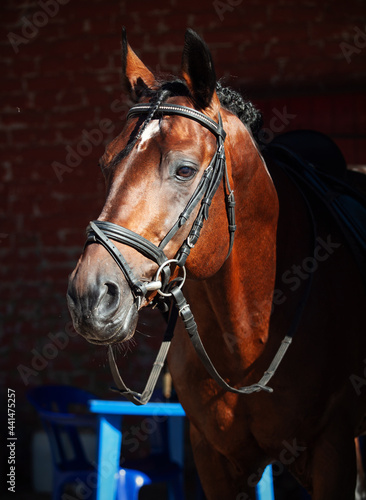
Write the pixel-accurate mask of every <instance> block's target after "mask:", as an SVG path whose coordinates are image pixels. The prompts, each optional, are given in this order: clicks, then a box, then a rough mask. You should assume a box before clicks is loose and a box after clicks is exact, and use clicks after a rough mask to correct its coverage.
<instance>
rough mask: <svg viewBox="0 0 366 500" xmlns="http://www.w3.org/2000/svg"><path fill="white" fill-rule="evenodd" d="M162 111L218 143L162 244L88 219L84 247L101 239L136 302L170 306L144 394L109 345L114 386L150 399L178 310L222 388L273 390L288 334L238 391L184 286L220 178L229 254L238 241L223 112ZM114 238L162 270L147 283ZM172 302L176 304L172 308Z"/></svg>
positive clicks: (136, 111)
mask: <svg viewBox="0 0 366 500" xmlns="http://www.w3.org/2000/svg"><path fill="white" fill-rule="evenodd" d="M150 111H151V105H150V104H136V105H135V106H133V107H132V108H131V109H130V111H129V113H128V115H127V119H128V118H130V117H135V116H138V115H141V114H148V113H149V112H150ZM162 115H179V116H183V117H186V118H189V119H191V120H195V121H197V122H198V123H200V124H201V125H202V126H204V127H206V128H207V129H208V130H210V131H211V132H212V133H213V134H214V135H215V137H216V141H217V146H216V151H215V153H214V155H213V157H212V160H211V162H210V164H209V165H208V167H207V168H206V169H205V171H204V173H203V175H202V177H201V180H200V181H199V184H198V186H197V187H196V189H195V191H194V192H193V194H192V196H191V198H190V199H189V201H188V203H187V205H186V207H185V209H184V210H183V212H182V213H181V214H180V215H179V217H178V219H177V221H176V222H175V224H174V225H173V226H172V228H171V229H170V230H169V231H168V233H167V234H166V236H165V237H164V238H163V240H162V241H161V242H160V244H159V245H158V246H156V245H154V244H153V243H151V242H150V241H149V240H147V239H146V238H144V237H143V236H141V235H139V234H137V233H135V232H134V231H131V230H129V229H127V228H124V227H122V226H119V225H118V224H114V223H112V222H108V221H99V220H95V221H92V222H90V224H89V226H88V227H87V230H86V232H87V241H86V245H87V244H92V243H99V244H101V245H103V246H104V248H105V249H106V250H107V251H108V252H109V253H110V255H111V256H112V257H113V259H114V260H115V261H116V263H117V265H118V266H119V267H120V269H121V271H122V272H123V274H124V276H125V278H126V280H127V282H128V284H129V286H130V288H131V292H132V294H133V295H134V297H135V300H137V301H141V299H142V298H143V297H145V296H146V295H147V294H148V293H149V292H152V291H157V292H158V293H157V296H156V297H157V299H156V300H157V301H158V302H159V303H160V304H159V305H160V306H162V309H163V310H165V312H167V311H168V310H170V314H169V316H168V324H167V329H166V332H165V335H164V339H163V342H162V344H161V347H160V349H159V352H158V355H157V357H156V360H155V362H154V365H153V368H152V370H151V373H150V376H149V378H148V381H147V384H146V386H145V389H144V391H143V392H142V393H138V392H135V391H132V390H131V389H129V388H128V387H127V386H126V385H125V383H124V382H123V380H122V378H121V376H120V374H119V371H118V367H117V364H116V361H115V358H114V354H113V349H112V347H111V346H109V349H108V359H109V364H110V368H111V372H112V375H113V379H114V382H115V384H116V386H117V388H114V389H113V390H116V391H118V392H120V393H121V394H122V395H123V396H125V397H126V398H127V399H129V400H130V401H132V402H133V403H135V404H137V405H144V404H146V403H147V402H148V401H149V399H150V397H151V395H152V392H153V390H154V387H155V385H156V382H157V380H158V377H159V375H160V372H161V370H162V368H163V366H164V363H165V359H166V356H167V354H168V350H169V347H170V343H171V340H172V337H173V333H174V328H175V324H176V321H177V317H178V314H179V316H180V317H181V318H182V320H183V323H184V325H185V328H186V330H187V332H188V335H189V337H190V340H191V342H192V344H193V347H194V348H195V350H196V352H197V354H198V356H199V358H200V359H201V361H202V363H203V364H204V366H205V368H206V369H207V371H208V372H209V374H210V375H211V376H212V377H213V378H214V379H215V380H216V382H217V383H218V384H219V385H220V386H221V387H222V388H224V389H225V390H226V391H230V392H234V393H237V394H250V393H252V392H257V391H260V390H265V391H268V392H272V389H271V388H269V387H267V386H266V385H267V383H268V382H269V380H270V379H271V378H272V376H273V375H274V373H275V371H276V369H277V367H278V365H279V363H280V361H281V360H282V358H283V356H284V354H285V352H286V350H287V348H288V346H289V345H290V343H291V340H292V339H291V338H290V337H289V336H286V337H285V338H284V339H283V341H282V343H281V346H280V348H279V350H278V352H277V353H276V355H275V357H274V359H273V361H272V363H271V365H270V367H269V368H268V370H267V371H266V372H265V373H264V375H263V377H262V378H261V380H260V381H259V382H258V383H256V384H253V385H250V386H247V387H241V388H238V389H237V388H235V387H232V386H230V385H229V384H228V383H227V382H226V381H225V380H224V379H223V378H222V377H221V376H220V375H219V373H218V372H217V371H216V369H215V367H214V366H213V364H212V362H211V360H210V358H209V356H208V354H207V352H206V350H205V348H204V346H203V344H202V341H201V339H200V336H199V334H198V330H197V325H196V322H195V320H194V317H193V314H192V312H191V309H190V306H189V304H188V303H187V301H186V299H185V297H184V295H183V292H182V286H183V284H184V281H185V277H186V271H185V263H186V260H187V257H188V256H189V254H190V252H191V250H192V248H194V246H195V244H196V243H197V240H198V238H199V236H200V233H201V229H202V227H203V223H204V221H205V220H207V218H208V215H209V208H210V205H211V202H212V199H213V197H214V195H215V193H216V191H217V189H218V187H219V185H220V183H221V181H222V180H223V182H224V190H225V201H226V212H227V218H228V232H229V250H228V254H227V257H228V256H229V255H230V253H231V250H232V247H233V243H234V233H235V230H236V225H235V198H234V192H233V190H232V189H231V186H230V182H229V176H228V171H227V165H226V159H225V148H224V141H225V136H226V133H225V131H224V129H223V126H222V119H221V116H220V113H219V115H218V123H216V122H215V121H214V120H212V119H211V118H209V117H208V116H206V115H204V114H203V113H201V112H200V111H197V110H195V109H193V108H189V107H186V106H180V105H177V104H168V103H165V104H160V106H159V107H158V108H157V110H156V111H155V114H154V115H153V117H157V116H162ZM199 202H201V205H200V207H199V210H198V213H197V216H196V218H195V220H194V222H193V224H192V226H191V229H190V231H189V233H188V236H187V238H186V239H185V240H184V242H183V243H182V245H181V247H180V248H179V250H178V252H177V254H176V256H175V258H174V259H168V257H167V256H166V254H165V253H164V248H165V247H166V245H167V244H168V243H169V241H170V240H171V239H172V238H173V237H174V235H175V234H176V233H177V231H178V229H180V228H181V227H182V226H183V225H184V224H185V223H186V222H187V221H188V220H189V218H190V216H191V214H192V213H193V211H194V209H195V208H196V207H197V205H198V203H199ZM111 240H114V241H118V242H119V243H123V244H124V245H128V246H130V247H132V248H134V249H135V250H137V251H138V252H140V253H141V254H142V255H144V256H145V257H147V258H148V259H150V260H152V261H153V262H155V263H156V264H157V265H158V266H159V268H158V271H157V272H156V274H155V277H154V279H153V280H152V281H148V282H146V281H142V280H141V279H139V278H138V277H136V276H135V275H134V273H133V271H132V269H131V268H130V266H129V265H128V263H127V261H126V259H125V258H124V256H123V255H122V253H121V252H120V251H119V250H118V248H117V247H116V246H115V245H114V243H113V242H112V241H111ZM170 264H176V265H177V266H178V267H179V268H181V269H182V272H183V277H178V278H175V279H173V280H171V270H170ZM154 300H155V299H154ZM174 304H175V306H176V307H173V305H174Z"/></svg>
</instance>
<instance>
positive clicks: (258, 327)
mask: <svg viewBox="0 0 366 500" xmlns="http://www.w3.org/2000/svg"><path fill="white" fill-rule="evenodd" d="M122 66H123V84H124V88H125V90H126V92H128V94H129V96H130V97H131V98H132V100H133V101H134V103H135V105H134V106H133V108H132V109H131V111H130V113H129V115H128V117H127V121H126V124H125V127H124V129H123V130H122V132H121V133H120V134H119V135H118V136H117V137H116V138H115V139H114V140H113V141H112V142H111V143H110V144H109V145H108V146H107V148H106V151H105V153H104V155H103V157H102V158H101V161H100V166H101V168H102V171H103V173H104V176H105V181H106V186H107V196H106V201H105V205H104V207H103V209H102V212H101V214H100V216H99V218H98V220H97V221H94V222H92V223H91V225H90V226H89V227H88V230H87V232H88V242H87V243H88V244H87V245H86V246H85V248H84V251H83V253H82V255H81V257H80V259H79V262H78V264H77V266H76V268H75V270H74V271H73V273H72V274H71V276H70V278H69V287H68V295H67V299H68V306H69V310H70V313H71V315H72V318H73V322H74V326H75V328H76V330H77V331H78V332H79V333H80V334H81V335H83V336H84V337H85V338H86V339H87V340H88V341H89V342H93V343H95V344H98V345H108V346H113V345H115V344H118V343H122V342H126V341H128V339H130V338H132V336H133V335H134V332H135V328H136V324H137V319H138V314H139V311H140V310H141V309H142V308H144V307H147V306H149V305H151V304H159V303H160V304H161V305H162V307H166V306H167V303H166V296H168V297H169V299H168V300H170V301H172V302H173V303H174V304H175V305H176V306H177V307H175V306H174V307H172V308H171V312H170V318H171V317H172V316H173V310H178V309H179V313H180V315H181V317H182V319H183V321H182V320H181V319H179V318H178V321H177V325H176V328H175V334H174V337H173V339H172V342H171V348H170V350H169V353H168V365H169V370H170V372H171V375H172V378H173V382H174V387H175V389H176V392H177V394H178V397H179V401H180V402H181V404H182V405H183V407H184V409H185V411H186V414H187V417H188V419H189V422H190V438H191V443H192V449H193V453H194V459H195V462H196V465H197V469H198V473H199V476H200V479H201V482H202V485H203V489H204V492H205V495H206V497H207V498H208V499H209V500H215V499H217V500H222V499H230V500H245V499H249V498H252V499H254V498H255V486H256V484H257V482H258V481H259V479H260V478H261V474H262V472H263V470H264V468H265V466H266V465H267V464H269V463H271V462H274V461H279V462H282V464H283V465H284V466H286V467H287V468H288V469H289V470H290V472H291V473H292V474H293V475H294V476H295V477H296V478H297V479H298V481H299V482H300V483H301V484H302V485H304V486H305V488H306V489H307V490H308V491H309V492H310V494H311V495H312V498H313V500H351V499H353V498H354V491H355V481H356V455H355V447H354V438H355V436H358V435H360V434H361V433H362V432H365V431H366V421H365V415H366V398H365V392H364V388H363V386H364V385H365V384H366V380H365V379H364V377H365V367H366V365H365V361H366V335H365V330H364V310H365V288H364V283H363V280H362V278H361V274H360V271H359V267H358V266H357V260H356V259H355V258H354V255H353V253H352V252H351V249H350V246H349V244H348V240H347V239H346V238H345V236H344V234H343V232H342V231H341V229H340V227H339V224H338V223H337V221H336V219H335V218H334V217H333V215H332V214H331V212H330V211H328V209H327V208H326V205H325V204H324V201H323V200H322V199H321V198H320V197H319V196H316V195H315V194H314V192H313V191H312V190H311V189H310V188H309V189H308V188H307V187H306V186H304V185H302V184H301V182H300V181H299V179H298V178H297V177H296V176H294V175H289V174H288V172H287V170H286V168H282V166H283V165H284V164H285V163H286V162H285V161H284V159H282V166H281V161H274V156H275V155H270V154H268V155H267V156H266V157H264V155H265V152H264V151H260V149H259V148H258V145H257V143H256V141H255V139H254V134H255V133H256V131H258V127H259V117H258V113H257V112H256V110H255V109H254V107H252V106H251V105H250V104H248V103H245V102H244V101H243V100H242V99H241V97H240V96H239V95H238V94H237V93H235V92H234V91H229V90H227V89H225V88H223V87H222V86H221V85H220V84H218V83H217V81H216V75H215V70H214V65H213V62H212V57H211V54H210V51H209V48H208V47H207V45H206V44H205V42H204V41H203V40H202V39H201V38H200V37H199V36H198V35H197V34H196V33H195V32H194V31H192V30H187V32H186V36H185V44H184V50H183V56H182V74H181V76H180V77H179V78H176V79H173V78H172V79H170V80H168V81H159V80H158V79H157V78H156V77H155V76H154V74H153V73H152V72H151V71H150V70H149V69H148V68H147V67H146V66H145V65H144V64H143V62H142V61H141V60H140V59H139V58H138V56H137V55H136V54H135V53H134V52H133V50H132V49H131V47H130V45H129V44H128V42H127V38H126V34H125V32H124V34H123V43H122ZM248 71H250V68H248ZM308 146H309V148H310V149H311V144H310V143H309V144H308ZM234 195H235V201H234ZM235 203H236V205H235V208H234V204H235ZM234 214H235V217H234ZM234 235H235V237H234ZM95 243H98V244H95ZM183 273H184V274H183ZM185 274H186V275H187V276H186V278H187V279H186V283H185V284H184V287H183V288H182V286H183V281H184V279H185ZM175 316H176V314H175ZM172 323H173V326H174V322H172ZM186 329H187V330H188V333H189V334H188V335H187V332H186ZM197 332H198V334H197ZM170 336H171V334H170ZM165 340H166V339H165ZM168 340H169V341H170V338H169V339H168ZM191 340H192V342H191ZM290 344H291V345H290ZM203 346H204V347H203ZM287 348H288V349H287ZM112 351H113V349H110V352H112ZM285 351H287V352H285ZM165 354H166V353H165ZM165 354H164V356H165ZM160 361H161V359H160ZM111 363H112V367H114V368H113V370H114V375H115V378H116V379H117V382H119V383H120V384H122V382H121V381H120V380H119V374H118V373H117V372H116V366H115V363H114V358H113V356H112V360H111ZM158 364H159V363H158ZM160 364H162V363H160ZM268 367H270V368H268ZM155 375H156V374H155ZM155 378H156V377H155ZM269 381H270V383H269ZM268 383H269V385H268ZM122 388H124V390H123V391H122V392H124V394H126V395H127V396H129V397H130V399H132V400H135V402H137V404H140V403H144V402H145V401H142V400H141V395H139V394H137V393H134V392H133V391H129V389H127V388H126V387H124V386H123V384H122ZM139 398H140V399H139Z"/></svg>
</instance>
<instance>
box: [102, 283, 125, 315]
mask: <svg viewBox="0 0 366 500" xmlns="http://www.w3.org/2000/svg"><path fill="white" fill-rule="evenodd" d="M104 286H105V290H104V293H103V294H102V296H101V298H100V301H99V304H98V310H99V313H100V314H102V315H103V316H111V315H112V314H113V313H114V312H115V311H116V310H117V308H118V306H119V301H120V290H119V287H118V285H117V284H116V283H113V282H110V281H108V282H106V283H104Z"/></svg>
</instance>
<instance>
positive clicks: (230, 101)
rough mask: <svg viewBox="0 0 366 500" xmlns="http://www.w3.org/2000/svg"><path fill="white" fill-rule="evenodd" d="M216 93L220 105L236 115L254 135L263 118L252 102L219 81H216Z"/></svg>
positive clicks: (259, 127)
mask: <svg viewBox="0 0 366 500" xmlns="http://www.w3.org/2000/svg"><path fill="white" fill-rule="evenodd" d="M216 93H217V95H218V98H219V100H220V103H221V106H223V107H224V108H226V109H227V110H229V111H231V112H232V113H233V114H234V115H236V116H237V117H238V118H239V120H240V121H241V122H242V123H244V125H245V126H246V127H247V128H249V130H250V131H251V132H252V134H253V136H254V137H256V136H257V134H258V132H259V131H260V129H261V128H262V125H263V118H262V113H261V112H260V111H258V109H256V108H255V107H254V105H253V103H252V102H250V101H246V100H244V98H243V96H242V95H241V94H239V92H236V91H235V90H233V89H231V88H230V87H223V86H222V85H221V83H220V82H217V83H216Z"/></svg>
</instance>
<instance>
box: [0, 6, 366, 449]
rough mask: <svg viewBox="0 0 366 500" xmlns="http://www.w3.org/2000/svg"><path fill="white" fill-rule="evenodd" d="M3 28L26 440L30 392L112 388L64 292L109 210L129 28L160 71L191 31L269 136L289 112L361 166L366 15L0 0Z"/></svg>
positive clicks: (9, 299) (12, 313) (8, 246)
mask: <svg viewBox="0 0 366 500" xmlns="http://www.w3.org/2000/svg"><path fill="white" fill-rule="evenodd" d="M0 20H1V28H2V31H1V37H0V57H1V62H2V68H3V70H2V75H1V80H0V92H1V94H0V96H1V97H0V98H1V117H0V152H1V170H0V182H1V184H0V256H1V263H2V265H1V270H0V273H1V274H0V280H1V282H0V287H1V289H0V290H1V291H0V293H1V295H0V301H1V305H0V308H1V320H2V321H1V354H2V356H1V361H0V385H1V387H2V388H3V389H5V388H6V387H12V388H14V389H16V390H17V395H18V396H17V397H18V399H19V402H20V403H19V405H18V416H17V418H18V422H19V432H20V433H22V432H23V433H24V434H25V435H27V430H26V429H25V428H24V427H23V426H22V423H23V422H24V421H25V419H27V418H32V417H31V414H30V413H29V409H28V407H27V406H26V405H23V404H21V402H22V401H24V393H25V390H26V388H27V387H29V386H30V385H34V384H40V383H45V382H65V383H71V384H75V385H79V386H84V387H86V388H88V389H91V390H94V391H97V392H98V393H99V394H100V395H103V394H104V395H105V394H106V392H105V391H106V387H107V384H108V383H109V381H110V376H109V373H108V370H107V368H106V366H105V361H106V356H105V351H104V350H103V349H97V348H95V347H93V346H91V345H89V344H87V342H85V341H84V340H82V339H79V338H77V337H75V335H73V332H72V329H71V328H70V323H69V317H68V313H67V309H66V302H65V292H66V286H67V276H68V274H69V273H70V271H71V270H72V269H73V267H74V265H75V262H76V260H77V258H78V256H79V254H80V252H81V249H82V245H83V241H84V228H85V226H86V225H87V223H88V221H89V220H90V219H93V218H95V217H96V216H97V215H98V213H99V211H100V208H101V207H102V205H103V199H104V186H103V181H102V178H101V174H100V173H99V171H98V168H97V160H98V158H99V157H100V156H101V154H102V152H103V149H104V145H105V144H106V143H107V142H108V141H109V140H110V139H111V138H112V137H113V136H114V135H116V134H117V132H118V131H119V130H120V128H121V120H122V119H123V116H124V114H125V110H126V105H125V101H124V98H123V96H121V93H120V28H121V26H122V25H125V26H126V27H127V30H128V36H129V41H130V43H131V45H132V46H133V47H134V49H135V50H136V51H137V53H138V54H139V55H140V56H141V57H142V58H143V60H144V61H145V62H146V64H148V65H149V66H150V68H151V69H152V70H154V71H159V72H169V73H177V72H178V71H179V65H180V58H181V50H182V45H183V38H184V30H185V28H186V27H187V26H190V27H192V28H194V29H196V30H197V31H198V32H199V33H201V34H202V35H203V36H204V38H205V39H206V41H207V42H208V43H209V45H210V47H211V49H212V53H213V56H214V59H215V63H216V71H217V75H218V76H219V77H225V81H226V82H227V84H230V85H231V86H233V87H235V88H237V89H241V90H242V91H244V92H245V94H246V96H248V97H250V98H253V99H254V101H255V102H256V103H257V104H258V105H259V107H260V108H261V109H262V110H263V111H264V112H265V115H266V126H267V127H270V120H271V118H272V116H273V114H276V112H283V110H284V107H286V110H287V112H288V113H289V114H290V115H291V116H292V118H291V119H287V121H284V127H283V130H284V131H285V130H289V129H291V128H296V127H304V128H311V127H313V128H318V129H320V130H322V131H323V132H326V133H329V134H331V135H332V136H333V137H334V138H335V139H336V140H337V142H338V143H339V144H340V145H341V146H342V147H343V149H344V152H345V154H346V158H347V160H348V162H350V163H365V161H366V158H365V149H364V144H365V94H364V92H363V91H362V87H363V86H364V85H365V81H366V68H365V57H366V50H365V48H364V47H366V35H365V21H366V19H365V11H364V2H363V1H361V0H350V1H348V2H347V3H345V2H344V0H334V1H324V2H316V1H315V0H314V1H302V2H301V1H298V0H282V1H277V2H274V1H269V0H258V1H255V0H246V1H240V0H223V1H211V0H210V1H205V0H201V1H197V0H195V1H193V0H185V1H184V2H182V1H178V0H170V1H165V2H163V1H161V0H155V1H154V2H148V1H147V0H139V1H138V2H127V1H118V0H103V1H102V0H17V1H15V0H14V1H11V0H3V1H2V2H1V6H0ZM85 137H89V138H91V137H93V138H94V144H93V145H92V146H90V145H89V146H87V145H86V142H85V140H84V139H85ZM75 152H76V153H75ZM55 162H58V164H56V165H55ZM65 165H66V167H67V171H63V167H62V166H65ZM149 345H150V344H148V343H146V342H145V341H144V339H143V338H140V339H138V355H137V356H136V353H135V356H131V357H129V358H128V361H126V360H125V367H124V372H128V373H129V375H130V376H131V377H132V378H133V379H140V378H142V375H141V372H142V371H143V370H145V369H146V368H147V365H148V364H149V360H150V359H151V355H150V351H149V347H148V346H149ZM1 418H2V419H4V418H5V415H1ZM2 428H4V427H2ZM19 453H20V454H21V451H19ZM24 453H25V452H24Z"/></svg>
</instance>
